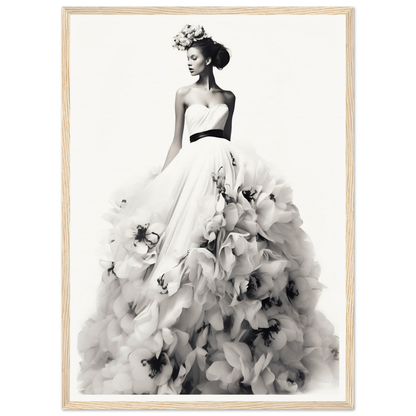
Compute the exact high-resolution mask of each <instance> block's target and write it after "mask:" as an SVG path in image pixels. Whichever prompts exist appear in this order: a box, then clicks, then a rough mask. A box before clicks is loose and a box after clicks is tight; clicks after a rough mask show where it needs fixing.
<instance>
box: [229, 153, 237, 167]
mask: <svg viewBox="0 0 416 416" xmlns="http://www.w3.org/2000/svg"><path fill="white" fill-rule="evenodd" d="M230 156H231V160H232V165H233V166H237V163H235V159H234V155H233V154H232V153H231V152H230Z"/></svg>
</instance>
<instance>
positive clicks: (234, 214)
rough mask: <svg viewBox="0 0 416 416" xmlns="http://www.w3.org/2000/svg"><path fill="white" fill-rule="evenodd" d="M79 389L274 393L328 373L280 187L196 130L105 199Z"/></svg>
mask: <svg viewBox="0 0 416 416" xmlns="http://www.w3.org/2000/svg"><path fill="white" fill-rule="evenodd" d="M113 204H114V209H112V211H111V212H109V213H108V214H107V215H106V219H107V220H108V221H110V222H111V224H112V225H113V227H112V230H113V231H112V234H111V236H110V237H109V244H108V258H107V259H103V260H101V265H102V267H103V269H104V270H103V275H102V276H103V277H102V284H101V287H100V291H99V304H98V309H97V314H96V316H94V317H93V318H91V319H90V320H89V321H87V323H86V326H85V328H84V329H83V330H82V332H81V333H80V334H79V339H78V341H79V342H78V348H79V351H80V354H81V356H82V362H81V371H80V376H79V380H80V388H81V390H82V391H83V392H84V393H86V394H287V393H299V392H304V391H308V390H309V389H311V388H313V387H314V385H316V383H317V382H319V383H336V381H337V377H338V348H339V347H338V338H337V337H336V336H334V329H333V325H332V324H331V323H330V322H329V321H328V320H327V319H326V318H325V316H323V314H321V313H319V312H318V311H316V310H315V306H316V304H317V301H318V298H319V294H320V292H321V290H322V288H323V286H322V285H321V284H320V283H319V281H318V277H319V272H320V268H319V264H318V263H317V262H316V261H315V260H314V252H313V246H312V244H311V242H310V241H309V238H308V236H307V235H306V234H305V232H304V231H303V230H302V229H301V225H302V220H301V218H300V216H299V211H298V209H297V207H296V206H295V205H294V204H293V202H292V190H291V188H290V187H289V186H288V185H287V184H286V183H285V181H284V180H283V179H282V178H281V177H279V176H278V175H277V174H276V173H275V172H274V167H273V166H272V165H270V164H269V162H267V161H265V160H264V159H262V158H261V157H259V156H258V155H257V154H255V153H253V152H251V151H249V150H246V149H244V148H243V147H241V146H238V145H235V144H233V143H230V142H229V141H227V140H225V139H219V138H213V137H206V138H203V139H200V140H198V141H197V142H195V143H192V144H191V145H189V146H187V147H185V148H183V149H182V150H181V151H180V152H179V154H178V155H177V156H176V158H175V159H174V160H173V161H172V162H171V164H170V165H169V166H168V167H167V168H166V169H165V170H164V171H163V172H161V173H160V174H158V175H156V176H150V177H149V178H147V179H146V180H143V181H142V182H141V183H139V184H136V185H134V186H131V187H125V188H122V189H120V191H119V192H117V193H116V194H115V195H114V198H113Z"/></svg>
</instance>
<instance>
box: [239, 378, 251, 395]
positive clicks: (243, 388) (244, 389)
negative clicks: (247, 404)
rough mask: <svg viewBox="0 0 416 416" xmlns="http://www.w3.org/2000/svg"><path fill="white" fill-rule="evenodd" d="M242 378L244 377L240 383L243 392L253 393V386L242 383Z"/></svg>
mask: <svg viewBox="0 0 416 416" xmlns="http://www.w3.org/2000/svg"><path fill="white" fill-rule="evenodd" d="M242 380H243V379H241V381H240V383H239V385H240V389H241V394H253V390H252V389H251V386H246V385H245V384H243V383H242Z"/></svg>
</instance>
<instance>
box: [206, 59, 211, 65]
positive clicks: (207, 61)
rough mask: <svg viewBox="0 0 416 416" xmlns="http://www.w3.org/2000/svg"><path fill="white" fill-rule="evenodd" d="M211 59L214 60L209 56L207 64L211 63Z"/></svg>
mask: <svg viewBox="0 0 416 416" xmlns="http://www.w3.org/2000/svg"><path fill="white" fill-rule="evenodd" d="M211 61H212V59H211V57H209V58H208V59H207V60H206V61H205V64H206V65H209V64H210V63H211Z"/></svg>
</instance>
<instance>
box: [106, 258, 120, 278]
mask: <svg viewBox="0 0 416 416" xmlns="http://www.w3.org/2000/svg"><path fill="white" fill-rule="evenodd" d="M114 266H115V265H114V262H113V261H112V262H111V267H109V268H108V269H107V274H108V276H110V274H111V273H113V275H114V276H115V277H117V278H118V276H117V275H116V272H115V271H114Z"/></svg>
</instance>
